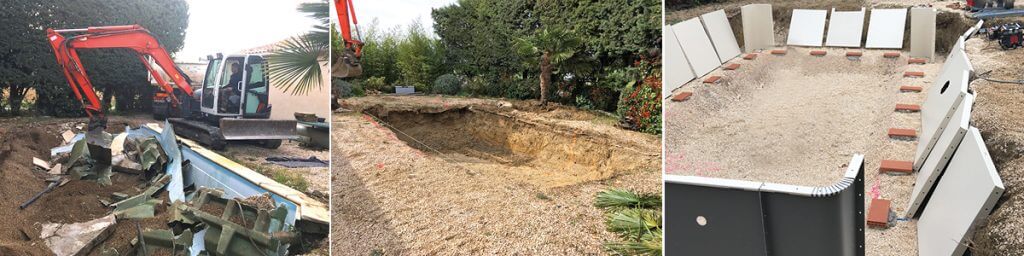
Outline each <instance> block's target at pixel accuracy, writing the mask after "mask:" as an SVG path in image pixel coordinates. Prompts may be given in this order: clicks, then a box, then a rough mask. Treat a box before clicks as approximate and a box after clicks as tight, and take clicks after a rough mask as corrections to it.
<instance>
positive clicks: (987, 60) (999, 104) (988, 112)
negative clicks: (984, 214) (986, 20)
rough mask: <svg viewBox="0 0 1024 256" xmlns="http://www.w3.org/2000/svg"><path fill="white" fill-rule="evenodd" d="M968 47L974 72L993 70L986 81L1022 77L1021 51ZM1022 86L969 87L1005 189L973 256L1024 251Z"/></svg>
mask: <svg viewBox="0 0 1024 256" xmlns="http://www.w3.org/2000/svg"><path fill="white" fill-rule="evenodd" d="M1018 4H1019V3H1018ZM966 46H967V47H966V48H967V54H968V56H969V57H970V59H971V62H972V64H973V65H974V68H975V70H976V71H977V73H985V72H987V71H991V73H989V74H988V75H986V77H988V78H993V79H998V80H1021V79H1024V77H1022V76H1021V74H1022V73H1024V66H1021V65H1020V64H1019V61H1020V60H1021V59H1022V58H1024V50H1021V49H1017V50H1009V51H1004V50H1001V49H999V46H998V45H997V44H996V43H995V41H989V40H982V39H971V40H968V41H967V43H966ZM1022 86H1024V85H1019V84H1009V83H995V82H990V81H986V80H982V79H978V80H974V82H972V83H971V89H973V90H974V92H975V95H976V96H977V100H976V101H975V103H974V111H973V112H972V115H971V116H972V120H971V122H972V123H971V125H973V126H975V127H978V129H979V130H980V131H981V133H982V137H983V138H984V139H985V144H986V146H987V147H988V150H989V153H990V154H991V156H992V160H993V162H995V166H996V169H997V170H998V171H999V175H1000V177H1001V178H1002V180H1003V185H1004V186H1005V188H1006V190H1005V191H1004V192H1003V196H1002V197H1001V198H1000V199H999V205H998V206H997V207H996V209H995V210H993V212H992V215H990V216H989V218H988V220H987V221H986V222H985V224H984V225H982V226H980V227H979V228H978V231H977V232H976V233H975V235H974V239H973V241H974V242H975V243H976V249H975V250H974V253H975V255H1019V254H1020V253H1021V252H1022V251H1024V191H1022V188H1024V157H1022V156H1024V147H1022V145H1024V109H1021V107H1020V103H1021V94H1022V93H1024V87H1022Z"/></svg>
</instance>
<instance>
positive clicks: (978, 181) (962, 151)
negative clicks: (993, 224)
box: [917, 127, 1004, 256]
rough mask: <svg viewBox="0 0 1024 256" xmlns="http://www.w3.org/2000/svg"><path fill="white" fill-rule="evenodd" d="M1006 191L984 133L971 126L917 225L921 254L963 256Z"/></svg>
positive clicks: (919, 251) (918, 244)
mask: <svg viewBox="0 0 1024 256" xmlns="http://www.w3.org/2000/svg"><path fill="white" fill-rule="evenodd" d="M1003 190H1004V187H1003V182H1002V179H1000V178H999V173H997V172H996V168H995V165H994V164H993V163H992V157H991V156H989V152H988V149H987V148H985V142H984V140H983V139H982V137H981V133H980V132H978V128H975V127H971V128H970V130H969V131H968V132H967V135H966V136H964V139H963V141H962V142H961V143H960V147H959V148H957V150H956V153H954V155H953V158H952V160H951V161H950V162H949V166H947V167H946V171H945V173H944V174H943V175H942V179H941V180H940V181H939V183H938V185H936V186H935V191H934V192H933V194H932V200H929V203H928V205H927V206H926V207H925V208H924V211H923V212H922V213H921V219H920V220H919V221H918V222H917V250H918V253H919V254H920V255H957V256H958V255H963V254H964V252H965V251H966V250H967V243H968V242H969V241H968V238H969V237H971V236H972V234H973V233H974V230H975V228H976V227H977V225H978V224H980V223H982V222H984V221H985V219H986V218H987V217H988V215H989V214H990V213H991V211H992V209H993V208H994V206H995V204H996V202H997V201H998V200H999V197H1000V196H1001V195H1002V194H1003Z"/></svg>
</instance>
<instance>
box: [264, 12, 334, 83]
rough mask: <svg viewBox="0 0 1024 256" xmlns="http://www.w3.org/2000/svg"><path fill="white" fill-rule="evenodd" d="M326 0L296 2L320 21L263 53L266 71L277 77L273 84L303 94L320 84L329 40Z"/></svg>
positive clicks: (329, 46) (328, 48)
mask: <svg viewBox="0 0 1024 256" xmlns="http://www.w3.org/2000/svg"><path fill="white" fill-rule="evenodd" d="M327 7H328V4H327V0H321V1H319V2H307V3H300V4H299V6H298V7H297V8H296V10H298V11H299V12H302V13H305V14H306V15H308V16H309V17H312V18H314V19H316V20H317V21H319V22H320V24H318V25H316V26H314V27H313V29H312V30H310V31H308V32H306V33H305V34H303V35H300V36H296V37H293V38H291V39H289V40H287V41H285V43H284V44H283V45H282V46H281V47H280V48H279V49H277V50H276V51H274V52H273V53H271V54H270V55H269V56H267V62H268V63H269V70H270V72H269V74H270V76H271V78H272V79H276V80H278V81H280V82H279V83H277V84H276V85H275V86H277V87H278V88H280V89H281V90H283V91H285V92H291V94H293V95H298V94H307V93H309V91H310V90H312V89H313V88H317V89H319V88H320V87H321V86H323V73H321V64H320V63H321V61H325V60H326V58H327V55H328V53H329V51H330V49H331V45H332V42H331V41H330V40H329V37H330V35H329V34H328V32H327V27H328V24H329V17H330V16H329V12H330V11H329V9H328V8H327Z"/></svg>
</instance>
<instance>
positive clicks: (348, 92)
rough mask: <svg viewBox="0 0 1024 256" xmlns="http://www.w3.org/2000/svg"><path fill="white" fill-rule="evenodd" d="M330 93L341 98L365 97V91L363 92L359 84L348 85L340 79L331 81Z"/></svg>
mask: <svg viewBox="0 0 1024 256" xmlns="http://www.w3.org/2000/svg"><path fill="white" fill-rule="evenodd" d="M331 87H333V88H332V89H333V90H332V91H333V92H332V93H334V94H335V95H338V96H339V97H341V98H348V97H353V96H366V91H363V87H362V86H359V84H354V83H350V82H348V81H345V80H341V79H340V78H335V79H332V80H331Z"/></svg>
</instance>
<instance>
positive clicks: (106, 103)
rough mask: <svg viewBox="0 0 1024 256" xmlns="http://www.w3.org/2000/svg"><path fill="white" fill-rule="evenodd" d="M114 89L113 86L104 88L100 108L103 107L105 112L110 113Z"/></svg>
mask: <svg viewBox="0 0 1024 256" xmlns="http://www.w3.org/2000/svg"><path fill="white" fill-rule="evenodd" d="M113 91H114V89H113V88H106V90H103V99H102V100H101V103H100V106H101V107H100V109H103V113H110V102H111V101H112V100H113V98H114V92H113Z"/></svg>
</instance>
